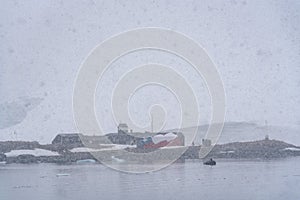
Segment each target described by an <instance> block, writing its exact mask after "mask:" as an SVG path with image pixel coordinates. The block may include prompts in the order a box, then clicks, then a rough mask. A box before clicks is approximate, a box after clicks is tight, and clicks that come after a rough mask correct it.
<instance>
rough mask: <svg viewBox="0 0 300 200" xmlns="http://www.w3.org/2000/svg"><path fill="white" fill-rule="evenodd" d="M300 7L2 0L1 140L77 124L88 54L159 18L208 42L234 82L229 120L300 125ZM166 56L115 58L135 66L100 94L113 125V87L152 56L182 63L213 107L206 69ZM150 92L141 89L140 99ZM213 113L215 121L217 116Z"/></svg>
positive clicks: (229, 83)
mask: <svg viewBox="0 0 300 200" xmlns="http://www.w3.org/2000/svg"><path fill="white" fill-rule="evenodd" d="M299 10H300V1H297V0H294V1H285V0H282V1H274V0H265V1H259V0H257V1H253V0H251V1H250V0H244V1H235V0H232V1H221V0H219V1H215V0H213V1H211V0H207V1H179V0H178V1H176V0H175V1H174V0H168V1H130V3H125V2H122V1H109V0H108V1H97V0H95V1H93V0H86V1H74V0H69V1H50V0H49V1H47V0H44V1H39V0H36V1H34V0H29V1H21V0H20V1H17V0H15V1H1V7H0V43H1V45H0V96H1V100H0V120H1V121H0V140H4V139H16V138H18V139H28V140H31V139H37V140H40V141H43V142H48V141H50V140H51V139H52V138H53V137H54V136H55V135H56V134H57V133H58V132H72V131H76V128H75V124H74V120H73V113H72V92H73V86H74V81H75V79H76V74H77V71H78V70H79V67H80V64H81V63H82V62H83V60H84V58H86V56H87V55H88V53H89V52H90V51H91V50H92V49H93V48H94V47H95V46H96V45H98V44H99V43H101V42H102V41H103V40H105V39H107V38H108V37H111V36H112V35H115V34H118V33H120V32H123V31H126V30H130V29H134V28H138V27H149V26H150V27H162V28H168V29H172V30H175V31H178V32H181V33H183V34H185V35H187V36H189V37H190V38H192V39H194V40H195V41H196V42H198V43H199V44H200V45H201V46H202V47H204V48H205V49H206V51H207V53H208V54H209V56H210V57H211V59H212V60H213V61H214V63H215V64H216V66H217V69H218V71H219V73H220V76H221V78H222V80H223V83H224V87H225V92H226V110H227V113H226V121H254V122H257V123H260V124H263V123H264V122H265V120H267V121H268V123H269V124H274V125H284V126H299V124H300V106H299V105H300V90H299V87H300V30H299V24H300V14H299V13H300V12H299ZM157 54H158V52H148V53H145V52H140V53H137V54H136V55H131V57H130V56H128V57H127V58H124V60H123V61H120V62H119V63H116V64H115V67H116V68H117V67H118V66H119V68H120V66H121V67H122V66H126V67H124V68H122V70H123V71H122V70H121V69H119V70H118V69H115V70H111V71H108V74H107V76H106V79H107V80H106V81H107V82H103V84H104V85H106V87H100V90H102V91H99V93H97V95H98V98H97V99H98V100H97V102H96V104H97V105H96V107H97V113H98V114H99V115H98V117H99V118H100V120H104V121H105V120H106V121H105V123H106V126H105V131H114V130H115V127H114V123H113V122H112V121H111V120H112V118H110V117H107V118H106V119H103V118H105V117H103V116H104V115H105V113H106V112H107V109H109V107H108V105H109V100H107V99H108V98H107V99H101V98H103V96H101V95H104V97H105V95H109V91H110V90H109V87H112V85H113V84H114V83H113V80H114V78H115V79H117V78H116V77H119V76H121V75H122V73H121V72H124V71H126V70H129V69H130V66H131V67H132V66H135V65H136V64H141V63H143V61H145V60H146V61H149V60H151V59H154V60H155V59H158V60H159V61H160V62H167V63H168V64H171V65H174V67H175V68H176V66H175V65H176V64H177V65H178V66H177V68H178V70H179V71H181V73H185V75H186V76H187V78H188V79H189V80H190V82H191V85H192V86H193V87H194V88H199V91H198V94H197V96H198V97H199V98H200V99H202V100H203V102H202V104H201V105H202V107H203V109H204V110H205V109H207V108H206V104H205V102H207V101H206V100H207V94H205V89H203V93H202V89H201V88H203V87H202V85H201V83H200V82H201V80H199V77H194V76H193V72H192V71H189V70H188V69H187V68H188V66H185V64H183V63H182V64H180V61H177V60H176V58H172V59H170V60H171V61H170V62H169V61H166V60H168V59H167V57H168V55H163V54H160V55H157ZM128 63H129V64H128ZM132 63H135V64H134V65H133V64H132ZM109 77H111V79H109ZM104 81H105V80H104ZM109 81H111V82H109ZM151 90H152V91H159V89H158V88H155V87H154V88H152V89H151V88H149V91H151ZM101 92H102V94H100V93H101ZM163 92H164V91H161V92H158V93H159V94H162V93H163ZM165 95H167V96H168V94H165ZM202 95H203V96H202ZM150 96H151V95H150ZM145 97H147V93H146V91H144V93H143V91H141V94H140V95H139V96H137V97H135V98H136V102H140V101H141V99H143V98H145ZM170 98H171V97H170ZM147 99H150V98H147ZM151 101H152V99H150V100H149V102H151ZM200 101H201V100H200ZM149 102H148V103H149ZM169 105H173V104H172V103H170V104H169ZM207 105H209V103H207ZM175 107H176V106H175V105H174V108H175ZM171 108H172V106H171ZM134 109H135V108H133V110H134ZM208 110H209V109H208ZM206 111H207V110H206ZM206 111H204V113H206ZM174 116H176V109H174ZM203 116H204V117H203V118H204V119H203V120H202V121H203V123H205V122H206V120H205V118H207V116H209V114H204V115H203ZM102 117H103V118H102ZM137 118H139V117H137ZM137 120H138V119H137ZM146 121H147V120H146ZM175 121H176V120H175ZM142 123H143V122H142ZM169 126H170V127H171V126H172V123H170V124H169ZM13 133H15V134H13Z"/></svg>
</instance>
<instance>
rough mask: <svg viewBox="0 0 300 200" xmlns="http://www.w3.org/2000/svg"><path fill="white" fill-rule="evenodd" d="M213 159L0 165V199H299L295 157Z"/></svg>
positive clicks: (298, 161)
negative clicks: (135, 169)
mask: <svg viewBox="0 0 300 200" xmlns="http://www.w3.org/2000/svg"><path fill="white" fill-rule="evenodd" d="M217 161H218V163H217V166H215V167H209V166H204V165H203V164H202V163H200V162H196V161H195V162H191V161H190V162H186V163H177V164H173V165H172V166H170V167H168V168H166V169H163V170H161V171H158V172H153V173H148V174H126V173H121V172H117V171H114V170H111V169H109V168H107V167H105V166H103V165H99V164H92V165H55V164H35V165H1V166H0V199H1V200H15V199H16V200H17V199H22V200H26V199H28V200H33V199H38V200H43V199H51V200H54V199H56V200H60V199H64V200H65V199H67V200H69V199H70V200H71V199H72V200H76V199H101V200H102V199H110V200H111V199H130V200H142V199H151V200H158V199H182V200H184V199H197V200H199V199H272V200H277V199H285V200H286V199H295V200H298V199H300V158H290V159H285V160H276V161H222V160H217ZM57 174H69V175H68V176H57Z"/></svg>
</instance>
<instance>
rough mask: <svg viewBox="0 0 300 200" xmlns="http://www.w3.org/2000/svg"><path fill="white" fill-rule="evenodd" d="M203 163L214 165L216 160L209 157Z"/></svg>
mask: <svg viewBox="0 0 300 200" xmlns="http://www.w3.org/2000/svg"><path fill="white" fill-rule="evenodd" d="M203 164H204V165H211V166H212V165H216V164H217V163H216V161H214V160H213V159H212V158H210V159H209V160H208V161H206V162H204V163H203Z"/></svg>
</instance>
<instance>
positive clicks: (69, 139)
mask: <svg viewBox="0 0 300 200" xmlns="http://www.w3.org/2000/svg"><path fill="white" fill-rule="evenodd" d="M81 135H82V134H81V133H61V134H58V135H57V136H56V137H55V138H54V139H53V140H52V144H53V145H63V146H67V147H70V146H71V147H81V146H83V143H82V141H81V139H80V136H81Z"/></svg>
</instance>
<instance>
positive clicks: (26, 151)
mask: <svg viewBox="0 0 300 200" xmlns="http://www.w3.org/2000/svg"><path fill="white" fill-rule="evenodd" d="M25 154H30V155H33V156H58V155H59V154H58V153H57V152H53V151H49V150H45V149H33V150H31V149H22V150H12V151H10V152H8V153H5V155H6V156H7V157H17V156H19V155H25Z"/></svg>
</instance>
